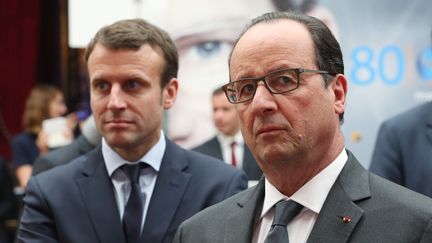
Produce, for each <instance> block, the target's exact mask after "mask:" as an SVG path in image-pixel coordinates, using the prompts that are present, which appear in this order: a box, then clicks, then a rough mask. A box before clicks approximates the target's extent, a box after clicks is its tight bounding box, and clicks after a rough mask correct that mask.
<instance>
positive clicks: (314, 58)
mask: <svg viewBox="0 0 432 243" xmlns="http://www.w3.org/2000/svg"><path fill="white" fill-rule="evenodd" d="M229 67H230V79H231V81H230V82H229V83H228V84H226V85H224V86H223V89H224V90H225V93H226V95H227V97H228V100H229V101H230V102H231V103H234V104H236V109H237V112H238V113H239V117H240V127H241V131H242V134H243V136H244V139H245V142H246V144H247V145H248V146H249V148H250V150H251V151H252V153H253V154H254V156H255V158H256V159H257V162H258V164H259V165H260V167H261V169H262V170H263V172H264V175H265V177H264V178H262V179H261V180H260V182H259V183H258V184H257V185H256V186H254V187H252V188H250V189H248V190H246V191H243V192H241V193H239V194H237V195H235V196H233V197H231V198H229V199H227V200H225V201H224V202H222V203H219V204H217V205H215V206H213V207H211V208H209V209H208V210H204V211H202V212H200V213H199V214H197V215H195V216H194V217H192V218H190V219H189V220H187V221H185V222H184V223H183V224H182V225H181V226H180V228H179V229H178V231H177V233H176V237H175V240H174V242H176V243H179V242H188V243H191V242H192V243H193V242H201V243H202V242H212V243H214V242H236V243H246V242H253V243H255V242H259V243H262V242H265V243H271V242H291V243H293V242H359V243H360V242H380V243H382V242H384V243H385V242H392V243H393V242H404V243H407V242H432V200H431V199H429V198H427V197H424V196H422V195H420V194H417V193H415V192H412V191H410V190H408V189H404V188H401V187H399V186H397V185H395V184H393V183H392V182H389V181H387V180H385V179H383V178H381V177H378V176H376V175H373V174H370V173H369V172H368V171H367V170H365V169H364V168H363V167H362V166H361V165H360V163H359V162H358V161H357V159H356V158H355V157H354V155H353V154H352V153H351V152H349V151H348V150H347V149H345V145H344V138H343V135H342V132H341V130H340V125H341V124H342V122H343V114H344V112H345V106H346V94H347V80H346V77H345V75H344V68H343V60H342V53H341V50H340V46H339V43H338V42H337V41H336V39H335V38H334V36H333V35H332V33H331V32H330V30H329V29H328V28H327V27H326V26H325V25H324V24H323V23H322V22H321V21H319V20H317V19H315V18H312V17H308V16H305V15H300V14H294V13H283V12H278V13H269V14H264V15H262V16H260V17H258V18H256V19H254V20H252V21H251V22H250V24H249V25H248V26H247V28H246V30H245V31H244V32H243V34H242V35H241V36H240V38H239V39H238V40H237V41H236V43H235V45H234V48H233V50H232V52H231V56H230V60H229Z"/></svg>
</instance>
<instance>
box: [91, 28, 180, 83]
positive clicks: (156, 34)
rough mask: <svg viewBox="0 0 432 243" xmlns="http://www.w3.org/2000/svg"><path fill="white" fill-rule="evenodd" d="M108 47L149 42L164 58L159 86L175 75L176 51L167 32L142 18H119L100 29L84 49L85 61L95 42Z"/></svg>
mask: <svg viewBox="0 0 432 243" xmlns="http://www.w3.org/2000/svg"><path fill="white" fill-rule="evenodd" d="M98 43H99V44H101V45H103V46H104V47H106V48H110V49H131V50H138V49H139V48H141V46H142V45H144V44H149V45H151V46H152V47H153V48H155V49H156V51H158V52H161V53H162V54H163V57H164V59H165V67H164V69H163V71H162V74H161V87H164V86H165V85H166V84H167V83H168V82H169V80H170V79H171V78H175V77H177V72H178V65H179V64H178V52H177V48H176V46H175V44H174V42H173V41H172V39H171V37H170V36H169V35H168V33H167V32H165V31H164V30H162V29H160V28H159V27H157V26H155V25H153V24H151V23H149V22H147V21H145V20H143V19H127V20H120V21H118V22H115V23H113V24H111V25H108V26H105V27H103V28H102V29H100V30H99V31H98V32H97V33H96V35H95V36H94V37H93V39H92V40H91V41H90V43H89V44H88V45H87V48H86V51H85V55H84V56H85V61H86V62H87V61H88V59H89V56H90V54H91V53H92V51H93V49H94V47H95V46H96V44H98Z"/></svg>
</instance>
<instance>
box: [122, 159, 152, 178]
mask: <svg viewBox="0 0 432 243" xmlns="http://www.w3.org/2000/svg"><path fill="white" fill-rule="evenodd" d="M146 165H147V164H145V163H141V162H139V163H135V164H124V165H122V166H121V167H120V169H121V170H122V171H123V172H124V173H125V174H126V175H127V177H128V178H129V180H130V181H131V183H138V182H139V176H140V171H141V169H142V168H144V167H146Z"/></svg>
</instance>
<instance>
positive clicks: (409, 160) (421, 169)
mask: <svg viewBox="0 0 432 243" xmlns="http://www.w3.org/2000/svg"><path fill="white" fill-rule="evenodd" d="M370 170H371V171H372V172H374V173H376V174H377V175H380V176H382V177H384V178H387V179H389V180H391V181H393V182H395V183H397V184H400V185H402V186H405V187H407V188H410V189H411V190H414V191H417V192H420V193H423V194H425V195H427V196H429V197H432V102H429V103H426V104H424V105H421V106H417V107H415V108H413V109H411V110H409V111H407V112H404V113H402V114H399V115H397V116H395V117H393V118H391V119H389V120H387V121H385V122H384V123H383V124H382V125H381V128H380V130H379V132H378V136H377V140H376V145H375V150H374V152H373V155H372V161H371V165H370Z"/></svg>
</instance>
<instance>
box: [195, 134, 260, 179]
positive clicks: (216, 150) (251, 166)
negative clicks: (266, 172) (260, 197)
mask: <svg viewBox="0 0 432 243" xmlns="http://www.w3.org/2000/svg"><path fill="white" fill-rule="evenodd" d="M192 150H194V151H197V152H200V153H203V154H207V155H209V156H212V157H215V158H217V159H220V160H223V156H222V147H221V145H220V143H219V140H218V139H217V137H216V136H215V137H213V138H212V139H210V140H208V141H206V142H204V143H203V144H201V145H199V146H198V147H196V148H193V149H192ZM242 169H243V170H244V171H245V172H246V175H247V176H248V179H249V180H259V179H260V178H261V176H262V171H261V168H260V167H259V166H258V164H257V162H256V161H255V158H254V157H253V155H252V153H251V152H250V150H249V148H248V146H246V144H245V145H244V153H243V168H242Z"/></svg>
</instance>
